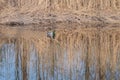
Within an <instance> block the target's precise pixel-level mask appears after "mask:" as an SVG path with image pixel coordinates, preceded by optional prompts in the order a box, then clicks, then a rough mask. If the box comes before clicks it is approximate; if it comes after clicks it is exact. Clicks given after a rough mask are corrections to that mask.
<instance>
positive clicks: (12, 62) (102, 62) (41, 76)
mask: <svg viewBox="0 0 120 80" xmlns="http://www.w3.org/2000/svg"><path fill="white" fill-rule="evenodd" d="M0 28H1V29H0V80H120V29H119V28H115V29H112V28H110V29H101V30H98V29H96V28H80V29H79V30H78V29H75V30H72V31H71V30H65V29H57V30H56V37H55V39H50V38H48V37H47V31H44V30H43V31H41V30H40V29H39V30H35V29H31V28H30V27H29V29H28V28H20V27H18V28H16V27H5V28H4V27H3V26H1V27H0Z"/></svg>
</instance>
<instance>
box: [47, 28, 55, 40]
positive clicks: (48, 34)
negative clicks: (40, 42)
mask: <svg viewBox="0 0 120 80" xmlns="http://www.w3.org/2000/svg"><path fill="white" fill-rule="evenodd" d="M47 37H49V38H51V39H55V30H53V31H48V32H47Z"/></svg>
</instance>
